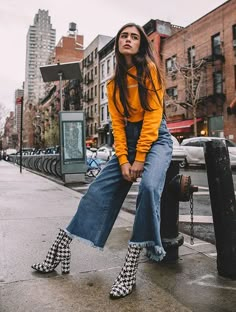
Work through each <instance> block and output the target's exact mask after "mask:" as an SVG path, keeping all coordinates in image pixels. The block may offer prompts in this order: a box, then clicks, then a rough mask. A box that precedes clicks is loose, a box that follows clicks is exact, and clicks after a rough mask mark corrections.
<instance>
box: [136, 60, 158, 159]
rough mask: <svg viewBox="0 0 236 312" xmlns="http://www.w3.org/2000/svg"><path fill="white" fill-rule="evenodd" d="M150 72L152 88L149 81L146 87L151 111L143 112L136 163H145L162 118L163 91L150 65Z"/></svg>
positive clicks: (154, 69) (153, 68) (156, 136)
mask: <svg viewBox="0 0 236 312" xmlns="http://www.w3.org/2000/svg"><path fill="white" fill-rule="evenodd" d="M150 72H151V77H152V80H153V84H154V86H153V84H152V82H151V81H150V80H148V81H147V83H146V85H147V88H148V103H149V105H150V106H151V108H152V109H153V110H152V111H147V110H146V111H144V117H143V125H142V130H141V134H140V137H139V140H138V143H137V146H136V149H137V152H136V158H135V160H138V161H145V158H146V154H147V153H148V151H149V150H150V148H151V145H152V143H153V142H155V141H156V140H157V139H158V132H159V128H160V124H161V121H162V116H163V89H162V88H161V86H160V84H159V82H158V80H157V75H156V68H155V67H154V66H153V65H152V64H151V65H150ZM154 88H155V90H154ZM157 94H158V97H159V99H158V97H157Z"/></svg>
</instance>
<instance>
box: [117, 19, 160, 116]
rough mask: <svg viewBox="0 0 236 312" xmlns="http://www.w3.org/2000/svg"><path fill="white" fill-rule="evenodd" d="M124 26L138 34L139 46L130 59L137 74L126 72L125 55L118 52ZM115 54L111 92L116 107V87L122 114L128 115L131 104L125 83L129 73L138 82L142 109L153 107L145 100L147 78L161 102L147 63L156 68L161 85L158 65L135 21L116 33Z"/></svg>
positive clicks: (145, 37)
mask: <svg viewBox="0 0 236 312" xmlns="http://www.w3.org/2000/svg"><path fill="white" fill-rule="evenodd" d="M126 27H136V28H137V30H138V31H139V34H140V47H139V51H138V53H137V54H135V55H133V56H132V61H133V64H134V66H135V67H136V69H137V76H134V75H132V74H131V73H129V72H128V68H127V65H126V62H125V57H124V55H122V54H121V53H120V52H119V38H120V34H121V32H122V31H123V30H124V29H125V28H126ZM115 56H116V68H115V74H114V77H113V79H114V93H113V100H114V103H115V106H116V108H117V110H118V111H119V109H118V106H117V103H116V91H117V88H118V89H119V92H120V101H121V103H122V105H123V108H124V116H125V117H130V114H129V110H131V109H132V108H131V106H130V104H129V102H128V89H127V83H126V76H127V75H129V76H131V77H133V78H134V79H135V80H136V81H137V82H138V91H139V97H140V102H141V105H142V107H143V109H144V110H148V111H152V110H153V109H152V108H151V106H150V103H148V101H147V91H148V90H147V87H146V85H145V82H146V80H147V79H149V80H150V81H151V83H152V86H153V89H152V91H154V92H155V93H156V95H157V98H158V101H159V102H160V104H161V105H162V103H161V99H160V97H159V96H158V93H157V90H155V87H154V83H153V81H152V77H151V73H150V69H149V67H148V63H150V62H152V63H153V64H154V65H155V66H156V69H157V80H158V82H159V84H160V86H162V77H161V74H160V71H159V68H158V65H157V63H156V60H155V57H154V54H153V51H152V48H151V44H150V42H149V39H148V37H147V36H146V34H145V32H144V30H143V28H142V27H141V26H139V25H136V24H135V23H128V24H126V25H124V26H123V27H122V28H121V29H120V30H119V31H118V33H117V35H116V38H115Z"/></svg>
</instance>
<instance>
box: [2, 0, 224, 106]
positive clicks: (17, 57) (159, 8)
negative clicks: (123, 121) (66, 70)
mask: <svg viewBox="0 0 236 312" xmlns="http://www.w3.org/2000/svg"><path fill="white" fill-rule="evenodd" d="M224 2H226V1H222V0H163V1H160V0H147V1H145V0H140V1H137V0H87V1H84V0H83V1H80V0H69V1H58V0H31V1H30V0H1V2H0V39H1V48H0V60H1V68H0V103H2V104H3V105H4V106H5V107H6V108H7V110H13V109H14V102H13V101H14V92H15V90H16V89H19V88H22V83H23V81H24V79H25V54H26V34H27V31H28V29H29V26H30V25H33V19H34V16H35V14H36V13H38V10H39V9H44V10H48V11H49V15H50V16H51V23H52V26H53V28H55V29H56V43H57V42H58V41H59V39H60V38H61V37H62V36H65V35H67V31H68V27H69V23H70V22H74V23H76V24H77V28H78V34H80V35H84V43H85V47H86V46H87V45H88V44H89V43H90V42H91V41H93V39H94V38H95V37H96V36H97V35H98V34H101V35H107V36H111V37H114V36H115V35H116V32H117V31H118V30H119V28H120V27H121V26H122V25H123V24H125V23H127V22H135V23H137V24H139V25H144V24H145V23H147V22H148V21H149V20H150V19H161V20H165V21H168V22H171V23H172V24H175V25H179V26H187V25H189V24H191V23H192V22H194V21H195V20H197V19H198V18H200V17H201V16H203V15H205V14H207V13H208V12H210V11H211V10H213V9H215V8H216V7H218V6H219V5H221V4H222V3H224Z"/></svg>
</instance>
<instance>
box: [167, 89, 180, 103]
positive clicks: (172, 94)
mask: <svg viewBox="0 0 236 312" xmlns="http://www.w3.org/2000/svg"><path fill="white" fill-rule="evenodd" d="M166 93H167V95H168V96H169V97H170V98H171V99H173V100H177V99H178V89H177V87H172V88H169V89H167V90H166Z"/></svg>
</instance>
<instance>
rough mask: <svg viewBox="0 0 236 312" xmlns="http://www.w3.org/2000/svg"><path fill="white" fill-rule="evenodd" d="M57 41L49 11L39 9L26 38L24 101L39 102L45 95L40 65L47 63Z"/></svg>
mask: <svg viewBox="0 0 236 312" xmlns="http://www.w3.org/2000/svg"><path fill="white" fill-rule="evenodd" d="M55 43H56V30H55V29H53V28H52V24H51V17H50V16H49V15H48V11H46V10H39V11H38V13H37V14H36V15H35V17H34V24H33V25H31V26H30V27H29V30H28V33H27V40H26V63H25V87H24V103H32V104H37V103H38V102H39V100H40V99H42V98H43V97H44V96H45V89H44V83H43V79H42V76H41V72H40V69H39V68H40V66H43V65H46V64H47V62H48V59H49V56H50V54H51V52H52V51H53V50H54V47H55Z"/></svg>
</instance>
